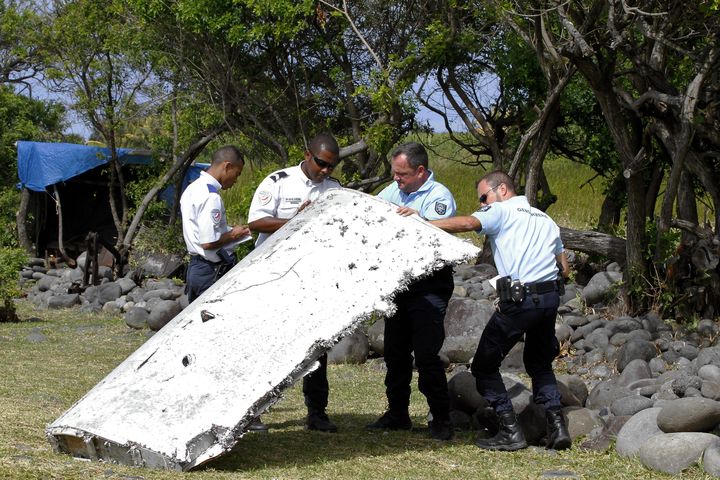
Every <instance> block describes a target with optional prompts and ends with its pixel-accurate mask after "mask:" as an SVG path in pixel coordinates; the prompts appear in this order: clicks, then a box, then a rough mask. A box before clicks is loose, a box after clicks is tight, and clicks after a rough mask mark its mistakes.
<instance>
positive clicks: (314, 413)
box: [305, 409, 337, 433]
mask: <svg viewBox="0 0 720 480" xmlns="http://www.w3.org/2000/svg"><path fill="white" fill-rule="evenodd" d="M305 429H306V430H317V431H319V432H329V433H335V432H337V425H335V424H334V423H333V422H331V421H330V419H329V418H328V416H327V414H326V413H325V411H324V410H323V411H318V410H310V409H308V416H307V418H306V419H305Z"/></svg>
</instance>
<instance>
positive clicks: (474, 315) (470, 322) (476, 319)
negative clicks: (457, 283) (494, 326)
mask: <svg viewBox="0 0 720 480" xmlns="http://www.w3.org/2000/svg"><path fill="white" fill-rule="evenodd" d="M494 312H495V309H494V308H493V306H492V303H490V302H487V301H482V300H473V299H470V298H462V297H453V298H451V299H450V302H449V303H448V307H447V311H446V313H445V336H446V337H455V336H467V337H473V338H476V339H479V338H480V335H481V334H482V331H483V329H484V328H485V325H487V322H488V321H489V320H490V317H491V316H492V314H493V313H494Z"/></svg>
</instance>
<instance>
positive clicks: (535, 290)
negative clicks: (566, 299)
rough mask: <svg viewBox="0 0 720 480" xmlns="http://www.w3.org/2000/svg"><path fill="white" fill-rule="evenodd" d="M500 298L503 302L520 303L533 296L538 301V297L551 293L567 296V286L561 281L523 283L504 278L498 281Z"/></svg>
mask: <svg viewBox="0 0 720 480" xmlns="http://www.w3.org/2000/svg"><path fill="white" fill-rule="evenodd" d="M496 285H497V292H498V298H499V299H500V301H501V302H515V303H519V302H522V301H523V300H525V297H526V296H529V295H532V296H533V299H534V300H537V296H538V295H542V294H544V293H550V292H558V293H559V294H560V295H564V294H565V285H564V284H563V283H562V281H561V280H548V281H546V282H532V283H522V282H520V281H519V280H511V279H510V277H503V278H500V279H498V281H497V284H496Z"/></svg>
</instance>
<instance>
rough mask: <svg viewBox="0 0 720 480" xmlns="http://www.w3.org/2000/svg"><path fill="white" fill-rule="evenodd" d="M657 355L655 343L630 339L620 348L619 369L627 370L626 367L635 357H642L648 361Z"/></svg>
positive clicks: (620, 370)
mask: <svg viewBox="0 0 720 480" xmlns="http://www.w3.org/2000/svg"><path fill="white" fill-rule="evenodd" d="M655 356H657V350H656V349H655V344H654V343H652V342H648V341H646V340H630V341H628V342H627V343H625V345H623V346H622V347H621V348H620V352H619V354H618V360H617V369H618V371H619V372H622V371H623V370H625V367H626V366H627V365H628V364H629V363H630V362H632V361H633V360H635V359H641V360H644V361H646V362H648V361H650V359H651V358H654V357H655Z"/></svg>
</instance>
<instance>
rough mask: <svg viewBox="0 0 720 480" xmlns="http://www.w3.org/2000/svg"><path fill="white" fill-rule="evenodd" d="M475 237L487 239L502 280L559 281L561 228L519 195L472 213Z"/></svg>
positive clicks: (524, 281)
mask: <svg viewBox="0 0 720 480" xmlns="http://www.w3.org/2000/svg"><path fill="white" fill-rule="evenodd" d="M473 217H475V218H477V219H478V220H480V224H481V228H480V230H478V231H477V233H478V234H481V235H487V236H488V238H489V239H490V245H491V246H492V251H493V258H494V259H495V266H496V267H497V270H498V273H499V274H500V275H501V276H503V277H504V276H510V277H511V278H512V279H513V280H520V281H522V282H523V283H529V282H544V281H548V280H555V279H556V278H557V277H558V267H557V265H556V262H557V260H556V258H555V257H556V256H557V255H560V254H561V253H562V252H563V251H564V247H563V244H562V240H561V239H560V228H558V226H557V225H556V224H555V222H554V221H553V219H552V218H550V217H549V216H548V215H547V214H546V213H544V212H542V211H540V210H538V209H537V208H534V207H531V206H530V204H529V203H528V201H527V198H525V197H524V196H522V195H518V196H515V197H512V198H509V199H507V200H505V201H503V202H493V203H491V204H490V205H486V206H484V207H482V208H481V209H480V210H478V211H477V212H475V213H473Z"/></svg>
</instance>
